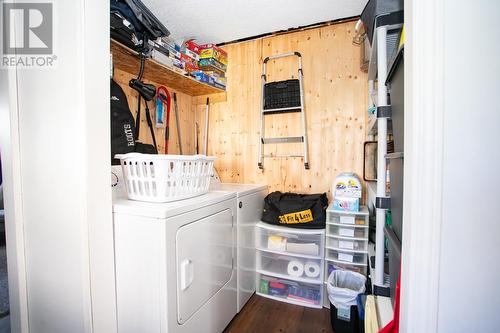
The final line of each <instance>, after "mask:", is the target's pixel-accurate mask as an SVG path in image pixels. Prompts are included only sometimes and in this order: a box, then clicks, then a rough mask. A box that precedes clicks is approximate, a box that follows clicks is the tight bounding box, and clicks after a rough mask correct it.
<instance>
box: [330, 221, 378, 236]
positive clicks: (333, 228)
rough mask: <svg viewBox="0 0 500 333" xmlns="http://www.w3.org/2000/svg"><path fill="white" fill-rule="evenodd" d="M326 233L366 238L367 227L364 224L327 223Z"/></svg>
mask: <svg viewBox="0 0 500 333" xmlns="http://www.w3.org/2000/svg"><path fill="white" fill-rule="evenodd" d="M327 234H328V235H332V236H339V237H351V238H358V239H368V228H367V227H365V226H349V225H333V224H328V225H327Z"/></svg>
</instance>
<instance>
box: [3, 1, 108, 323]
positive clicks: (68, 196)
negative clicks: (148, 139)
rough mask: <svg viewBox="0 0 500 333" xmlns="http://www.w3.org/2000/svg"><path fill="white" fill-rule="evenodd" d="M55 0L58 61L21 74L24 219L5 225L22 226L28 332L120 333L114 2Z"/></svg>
mask: <svg viewBox="0 0 500 333" xmlns="http://www.w3.org/2000/svg"><path fill="white" fill-rule="evenodd" d="M54 6H55V7H54V10H55V12H54V19H55V30H54V33H55V37H54V38H55V43H56V47H55V54H56V55H57V58H58V59H57V67H56V68H54V69H43V70H39V69H20V70H18V71H17V102H18V103H17V107H18V108H17V110H16V109H14V108H11V110H10V111H11V114H16V116H18V118H19V124H18V128H16V129H13V131H15V132H18V136H19V145H18V146H17V147H15V149H18V151H19V163H20V165H19V170H18V171H19V172H20V177H21V183H20V188H15V189H14V191H15V193H6V194H5V195H6V196H7V195H10V197H13V198H14V199H16V200H18V202H17V203H18V204H19V203H20V206H21V207H22V214H21V215H22V216H21V218H17V219H14V218H11V219H9V215H7V218H8V219H7V224H11V225H12V224H16V225H22V227H23V232H24V241H25V243H24V250H25V260H26V263H25V269H26V292H27V300H28V303H27V304H28V305H27V308H28V314H27V316H25V319H26V317H27V318H28V320H29V330H30V332H50V333H55V332H64V333H66V332H75V333H77V332H91V331H95V332H113V331H116V306H115V290H114V268H113V267H114V262H113V243H112V220H111V189H110V186H109V181H110V180H109V179H110V174H109V156H110V144H109V138H110V134H109V128H110V126H109V118H110V117H109V21H108V20H109V14H108V12H109V3H108V2H106V1H99V0H78V1H54ZM11 87H12V85H11ZM8 176H9V174H7V175H5V177H8ZM14 194H15V195H14ZM19 201H20V202H19ZM11 213H12V212H11ZM7 214H9V212H7ZM10 216H11V217H13V216H14V215H13V214H11V215H10ZM16 217H18V215H16ZM7 237H8V238H9V237H12V235H9V234H7ZM18 245H19V244H18ZM21 246H22V244H21ZM9 260H10V257H9ZM21 269H22V268H21ZM9 273H10V272H9Z"/></svg>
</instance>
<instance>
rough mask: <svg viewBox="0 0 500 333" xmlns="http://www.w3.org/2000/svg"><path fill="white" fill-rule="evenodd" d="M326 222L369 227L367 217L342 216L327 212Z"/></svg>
mask: <svg viewBox="0 0 500 333" xmlns="http://www.w3.org/2000/svg"><path fill="white" fill-rule="evenodd" d="M326 220H327V221H328V222H330V223H337V224H347V225H363V226H365V225H368V221H367V217H366V216H360V215H353V214H342V213H337V212H326Z"/></svg>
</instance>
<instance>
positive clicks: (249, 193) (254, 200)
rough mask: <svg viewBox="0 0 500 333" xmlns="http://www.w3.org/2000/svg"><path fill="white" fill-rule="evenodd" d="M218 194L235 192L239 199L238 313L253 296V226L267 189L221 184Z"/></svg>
mask: <svg viewBox="0 0 500 333" xmlns="http://www.w3.org/2000/svg"><path fill="white" fill-rule="evenodd" d="M217 188H218V189H219V190H223V191H231V192H236V193H237V197H238V214H237V219H236V225H237V245H238V247H237V259H238V260H237V261H236V262H237V264H236V266H237V270H238V305H237V311H238V312H240V311H241V309H242V308H243V306H244V305H245V304H246V302H248V300H249V299H250V297H251V296H252V295H253V293H254V292H255V225H256V224H257V223H258V222H259V221H260V219H261V217H262V209H263V208H264V198H265V197H266V195H267V192H268V190H267V186H265V185H253V184H252V185H250V184H231V183H221V184H220V185H218V186H217Z"/></svg>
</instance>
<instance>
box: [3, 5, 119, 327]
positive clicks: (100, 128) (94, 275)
mask: <svg viewBox="0 0 500 333" xmlns="http://www.w3.org/2000/svg"><path fill="white" fill-rule="evenodd" d="M78 6H79V12H78V13H77V15H78V16H79V18H80V20H78V21H76V22H74V24H76V25H79V26H80V27H81V29H80V32H81V34H80V35H79V36H75V38H76V43H75V44H76V45H78V47H80V48H81V49H82V50H83V52H82V54H81V57H80V58H78V59H72V61H74V62H75V65H78V66H80V67H79V70H80V71H81V73H83V75H82V76H81V77H82V80H80V82H79V85H77V86H79V87H81V88H82V90H80V91H75V93H77V94H80V95H81V96H83V97H82V99H80V100H83V105H82V107H83V108H84V110H85V112H84V117H83V119H82V120H83V122H82V127H83V128H84V129H85V130H84V131H85V132H84V133H85V138H84V140H85V141H84V143H83V144H82V145H83V146H84V147H86V149H85V150H83V151H80V154H82V155H84V156H85V157H86V161H87V163H86V165H84V166H83V173H84V174H83V175H82V179H83V183H84V184H85V188H82V192H84V193H85V194H84V195H85V197H84V198H85V205H86V209H85V218H86V224H85V225H84V228H85V229H86V230H85V231H84V232H83V235H84V238H86V239H82V244H86V246H85V247H86V251H87V255H88V257H87V256H86V257H87V258H84V259H85V260H84V261H87V263H88V266H87V267H84V268H83V271H84V272H86V279H84V280H86V282H84V285H83V286H82V287H83V290H81V292H82V294H84V295H85V296H84V298H86V297H87V296H86V295H88V296H89V302H88V303H87V304H85V309H84V313H82V314H81V316H83V317H84V320H83V321H84V322H85V331H88V332H116V331H117V326H116V325H117V323H116V294H115V275H114V250H113V248H114V247H113V224H112V215H111V189H110V186H109V181H110V180H109V176H110V169H109V168H110V144H109V143H108V144H107V145H106V142H109V140H110V135H109V131H110V124H109V121H110V118H109V114H108V113H107V112H106V111H108V110H109V73H110V69H109V2H107V1H99V0H80V1H79V3H78ZM0 14H1V8H0ZM59 14H60V11H59V12H56V14H55V15H59ZM0 17H1V16H0ZM56 29H65V27H64V26H62V24H59V25H58V26H57V27H56ZM0 32H1V24H0ZM103 32H108V33H103ZM61 48H62V46H61ZM60 50H61V49H60ZM18 75H19V73H18V71H17V69H16V68H8V69H2V70H0V147H1V154H2V169H3V181H4V186H3V190H4V206H5V214H6V216H5V218H6V223H5V225H6V226H5V227H6V235H7V261H8V275H9V294H10V295H9V296H10V322H11V330H12V332H23V333H24V332H30V325H29V323H30V321H29V313H28V309H29V307H28V304H29V299H28V287H27V286H28V285H27V268H26V251H25V244H26V242H25V227H24V225H25V224H24V218H25V216H24V212H23V209H24V208H23V187H22V181H23V179H22V175H23V173H22V170H23V169H22V167H23V166H22V164H21V144H22V142H20V137H21V135H20V133H19V129H20V123H19V122H20V117H19V114H20V104H19V103H18ZM46 75H47V76H50V75H51V72H50V71H47V74H46ZM39 84H44V82H39ZM24 96H26V94H24ZM45 102H47V103H50V101H41V103H45ZM106 114H108V116H106ZM54 126H57V125H56V124H55V125H54ZM68 153H69V152H68ZM55 186H56V185H55ZM85 235H86V236H85ZM84 274H85V273H84ZM37 329H38V328H37V327H31V330H37Z"/></svg>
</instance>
